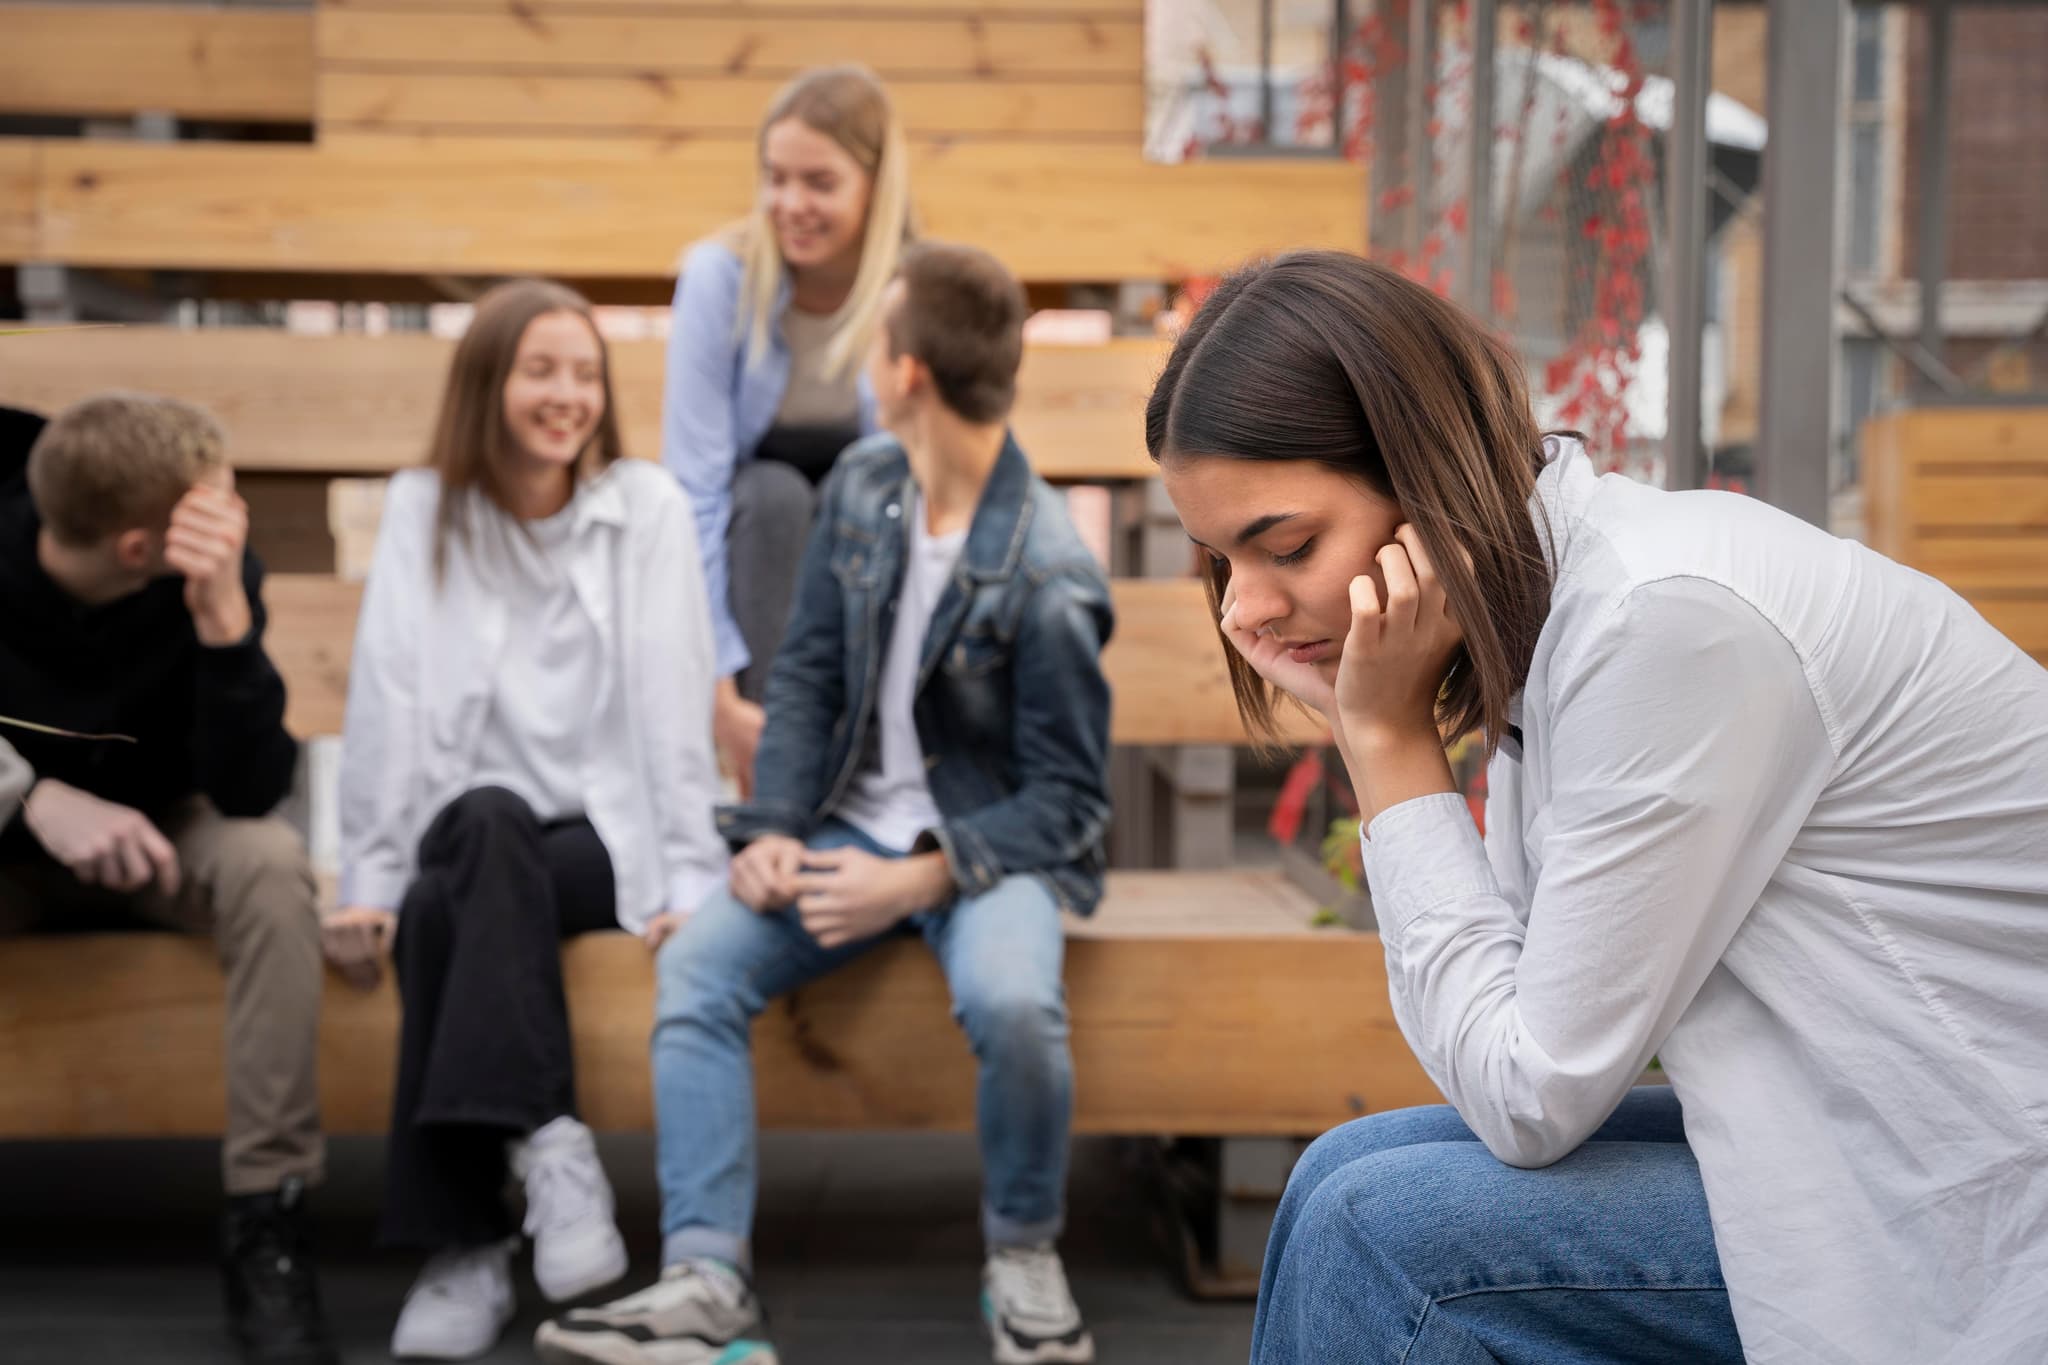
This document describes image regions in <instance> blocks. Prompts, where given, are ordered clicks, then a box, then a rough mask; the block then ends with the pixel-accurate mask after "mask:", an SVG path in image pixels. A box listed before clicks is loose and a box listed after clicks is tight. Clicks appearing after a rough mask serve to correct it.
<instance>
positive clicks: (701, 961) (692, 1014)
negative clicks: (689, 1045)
mask: <svg viewBox="0 0 2048 1365" xmlns="http://www.w3.org/2000/svg"><path fill="white" fill-rule="evenodd" d="M716 904H717V900H716V898H714V899H713V902H712V905H716ZM710 913H711V906H706V907H705V908H704V909H703V910H700V911H698V912H697V913H696V914H694V915H692V916H691V917H690V918H689V919H688V920H686V921H684V923H683V927H682V928H680V929H678V930H676V932H675V933H673V934H671V935H670V936H669V939H668V941H667V942H666V943H664V944H662V945H661V951H660V952H658V953H656V954H655V958H654V1029H655V1033H656V1034H657V1036H658V1035H659V1034H660V1033H661V1031H662V1030H663V1029H665V1028H674V1027H689V1026H692V1025H695V1026H700V1027H726V1028H738V1029H741V1030H745V1029H747V1028H748V1027H749V1026H750V1025H751V1024H752V1023H753V1019H754V1016H755V1015H756V1014H758V1013H759V1012H760V1002H758V1001H755V1000H750V999H749V998H748V995H747V984H746V982H745V981H744V979H743V978H742V977H741V976H738V975H735V974H733V973H731V972H724V971H721V970H720V969H719V964H720V962H721V961H722V957H721V955H720V954H718V953H717V951H716V949H715V945H714V944H713V942H712V935H711V934H710V933H709V932H707V931H708V930H709V929H710V927H711V920H710V918H709V916H710ZM747 913H748V914H752V913H753V912H752V911H751V910H749V911H747ZM693 929H694V930H695V931H696V932H694V933H693V932H692V930H693Z"/></svg>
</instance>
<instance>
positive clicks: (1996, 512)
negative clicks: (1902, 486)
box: [1907, 459, 2048, 535]
mask: <svg viewBox="0 0 2048 1365" xmlns="http://www.w3.org/2000/svg"><path fill="white" fill-rule="evenodd" d="M1907 497H1908V499H1909V505H1910V507H1911V509H1912V516H1913V521H1914V527H1915V531H1916V533H1917V534H1919V535H1925V534H1926V533H1927V531H1928V529H1929V528H1932V527H1938V526H1939V527H1961V526H1968V527H2036V528H2042V529H2048V459H2044V460H2043V461H2042V462H2041V464H2040V465H2039V466H2037V467H2035V468H2033V469H2025V468H2017V469H2016V470H2015V472H2012V473H1997V474H1975V473H1972V474H1942V473H1938V472H1934V471H1930V470H1928V469H1926V468H1925V467H1924V466H1923V467H1922V469H1921V471H1920V472H1919V473H1918V474H1917V475H1916V476H1914V477H1913V478H1912V480H1911V482H1910V483H1909V484H1908V486H1907Z"/></svg>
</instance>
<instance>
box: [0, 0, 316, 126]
mask: <svg viewBox="0 0 2048 1365" xmlns="http://www.w3.org/2000/svg"><path fill="white" fill-rule="evenodd" d="M0 33H4V34H5V35H6V38H5V40H4V41H0V113H8V114H133V113H136V112H139V111H142V110H162V111H164V112H167V113H171V114H175V115H177V116H178V117H180V118H197V119H204V118H218V119H256V120H277V121H281V122H305V121H308V120H310V119H311V118H312V117H313V16H312V15H311V14H309V13H306V12H303V11H300V12H293V11H288V10H265V9H219V8H214V7H212V6H202V5H125V4H124V5H100V4H41V5H17V4H0Z"/></svg>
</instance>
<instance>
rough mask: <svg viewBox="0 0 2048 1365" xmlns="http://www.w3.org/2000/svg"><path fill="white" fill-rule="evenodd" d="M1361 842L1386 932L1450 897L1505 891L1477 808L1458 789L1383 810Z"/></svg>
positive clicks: (1377, 911)
mask: <svg viewBox="0 0 2048 1365" xmlns="http://www.w3.org/2000/svg"><path fill="white" fill-rule="evenodd" d="M1360 842H1361V848H1362V851H1363V861H1364V866H1365V884H1366V889H1367V890H1368V891H1369V892H1370V893H1371V894H1372V907H1373V914H1374V915H1375V917H1377V918H1378V920H1379V923H1380V929H1381V931H1382V932H1385V931H1386V930H1388V929H1390V928H1391V929H1396V930H1398V929H1402V928H1405V927H1406V926H1407V925H1408V924H1410V923H1412V922H1413V921H1414V920H1416V919H1418V918H1420V917H1421V916H1423V915H1425V914H1428V913H1429V912H1430V911H1431V910H1434V909H1436V908H1437V907H1438V906H1440V905H1443V904H1446V903H1447V902H1450V901H1456V900H1464V899H1467V898H1469V897H1473V896H1498V895H1499V894H1500V884H1499V883H1498V882H1496V881H1495V880H1494V877H1493V864H1492V863H1490V862H1488V861H1487V858H1486V844H1485V841H1484V840H1482V839H1481V838H1480V837H1479V827H1478V826H1477V825H1475V824H1473V823H1472V811H1471V808H1470V807H1469V806H1467V805H1466V804H1465V798H1464V797H1463V796H1461V795H1459V794H1458V793H1456V792H1439V793H1437V794H1435V795H1433V796H1419V797H1417V798H1415V799H1414V800H1413V801H1403V802H1402V803H1401V804H1400V805H1398V806H1391V807H1389V808H1388V809H1386V810H1384V811H1381V812H1380V815H1379V818H1378V819H1377V820H1374V821H1373V822H1372V826H1371V828H1369V829H1367V830H1366V831H1365V834H1364V835H1363V837H1362V839H1361V841H1360Z"/></svg>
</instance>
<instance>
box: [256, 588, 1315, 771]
mask: <svg viewBox="0 0 2048 1365" xmlns="http://www.w3.org/2000/svg"><path fill="white" fill-rule="evenodd" d="M1111 588H1112V591H1113V592H1114V594H1115V601H1116V613H1117V627H1116V635H1115V637H1114V638H1113V639H1112V640H1111V641H1110V643H1109V648H1108V649H1107V650H1105V651H1104V652H1103V656H1102V667H1103V672H1104V673H1105V674H1107V675H1108V677H1109V683H1110V687H1111V689H1112V690H1113V693H1114V697H1115V705H1114V709H1113V711H1112V712H1111V717H1110V733H1111V737H1112V738H1113V739H1114V740H1115V741H1116V742H1117V743H1118V744H1241V743H1243V742H1245V735H1244V729H1243V727H1242V725H1241V724H1240V723H1239V721H1238V717H1237V705H1236V702H1235V700H1234V699H1233V697H1232V694H1231V691H1230V677H1229V673H1228V672H1227V670H1226V669H1225V667H1224V662H1223V646H1222V644H1221V642H1220V641H1219V640H1218V639H1217V637H1216V630H1215V627H1214V625H1213V624H1212V623H1211V621H1210V617H1209V608H1208V603H1207V602H1206V601H1204V600H1203V597H1202V589H1201V585H1200V584H1198V583H1196V582H1194V581H1193V580H1192V579H1119V580H1117V581H1116V582H1115V583H1113V584H1112V585H1111ZM264 600H265V604H266V606H267V607H268V609H269V612H270V629H269V633H268V636H267V639H266V644H267V647H268V649H269V653H270V657H271V659H272V660H273V661H274V662H275V663H276V664H277V669H278V672H279V673H281V674H283V675H284V680H285V688H286V695H287V698H288V702H287V706H286V711H285V725H286V726H287V727H288V728H289V729H290V730H291V732H292V733H293V734H295V735H298V736H300V737H301V738H309V737H312V736H315V735H332V734H338V733H340V731H341V722H342V713H343V711H344V709H345V706H346V702H347V698H348V663H349V651H350V648H351V647H352V645H353V643H354V640H355V622H356V613H357V611H358V610H359V608H360V606H361V602H362V589H361V587H360V586H359V585H357V584H353V583H344V582H342V581H341V580H339V579H336V578H329V577H326V576H323V575H312V574H307V575H301V574H273V575H271V577H270V579H269V580H268V582H267V584H266V585H265V588H264ZM1290 723H1291V724H1292V727H1293V728H1292V729H1291V730H1290V735H1291V736H1292V737H1294V738H1296V739H1298V740H1300V741H1302V742H1312V741H1314V740H1317V739H1319V738H1320V733H1319V730H1318V728H1317V727H1316V726H1314V725H1313V724H1311V723H1310V722H1309V721H1308V720H1306V719H1305V718H1304V719H1300V720H1298V721H1295V720H1290Z"/></svg>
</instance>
